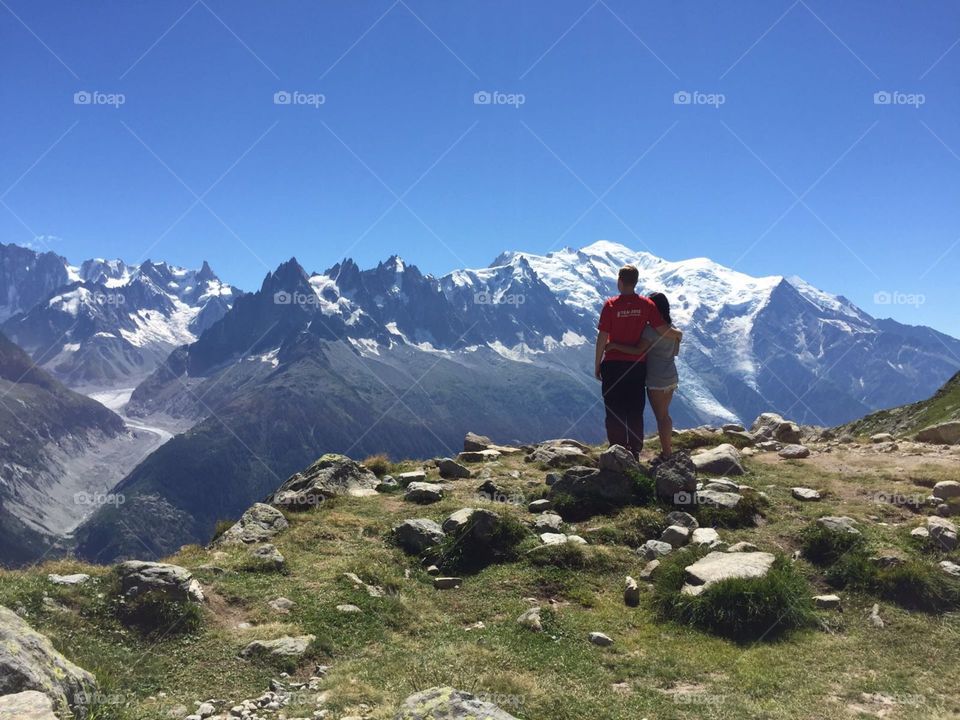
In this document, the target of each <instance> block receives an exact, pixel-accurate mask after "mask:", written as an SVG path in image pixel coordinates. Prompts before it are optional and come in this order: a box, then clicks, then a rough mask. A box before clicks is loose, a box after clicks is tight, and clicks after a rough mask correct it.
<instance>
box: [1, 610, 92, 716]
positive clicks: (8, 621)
mask: <svg viewBox="0 0 960 720" xmlns="http://www.w3.org/2000/svg"><path fill="white" fill-rule="evenodd" d="M27 690H35V691H37V692H40V693H43V694H45V695H46V696H48V697H49V698H50V700H51V702H52V705H53V707H54V709H56V710H57V711H58V712H60V713H62V714H63V715H64V716H65V717H67V716H69V714H70V712H71V708H72V709H73V711H74V712H75V714H76V716H77V717H78V718H85V717H86V716H87V706H88V704H89V700H90V698H92V697H93V695H94V693H95V692H96V690H97V681H96V679H95V678H94V677H93V675H91V674H90V673H88V672H87V671H86V670H83V669H82V668H79V667H77V666H76V665H74V664H73V663H72V662H70V661H69V660H67V659H66V658H65V657H64V656H63V655H61V654H60V653H59V652H57V650H56V649H55V648H54V647H53V645H52V644H51V643H50V641H49V640H48V639H47V638H46V637H44V636H43V635H41V634H40V633H38V632H37V631H36V630H34V629H33V628H32V627H30V626H29V625H28V624H27V622H26V621H25V620H23V618H21V617H20V616H19V615H17V614H16V613H15V612H13V611H12V610H9V609H8V608H5V607H3V606H2V605H0V695H13V694H16V693H23V692H24V691H27ZM8 702H10V703H13V702H17V703H21V704H28V703H29V704H32V705H34V706H36V705H37V702H38V701H37V698H35V697H33V696H30V697H27V698H20V699H18V700H16V701H12V700H11V701H8ZM0 717H8V716H5V715H3V714H2V713H0ZM9 717H11V718H19V717H20V716H19V715H10V716H9ZM40 717H42V715H41V716H40Z"/></svg>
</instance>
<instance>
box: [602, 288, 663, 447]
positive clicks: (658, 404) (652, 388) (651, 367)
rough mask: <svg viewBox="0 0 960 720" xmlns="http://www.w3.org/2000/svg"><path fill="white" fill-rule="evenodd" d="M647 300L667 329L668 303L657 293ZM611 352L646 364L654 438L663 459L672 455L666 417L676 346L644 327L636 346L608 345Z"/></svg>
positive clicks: (658, 333)
mask: <svg viewBox="0 0 960 720" xmlns="http://www.w3.org/2000/svg"><path fill="white" fill-rule="evenodd" d="M649 297H650V300H652V301H653V304H654V305H656V306H657V310H659V311H660V315H661V316H662V317H663V319H664V320H666V322H667V324H668V325H671V326H672V325H673V321H672V320H671V319H670V301H669V300H667V296H666V295H664V294H663V293H661V292H655V293H650V296H649ZM608 347H609V348H610V349H611V350H619V351H620V352H624V353H628V354H631V355H646V361H647V398H649V400H650V408H651V409H652V410H653V415H654V417H656V419H657V434H658V435H659V436H660V455H661V457H664V458H667V457H670V455H671V454H672V453H673V419H672V418H671V417H670V402H671V401H672V400H673V392H674V391H675V390H676V389H677V386H678V385H679V381H680V377H679V375H678V373H677V363H676V360H674V358H675V357H676V356H677V353H678V352H679V351H680V342H679V341H678V340H675V339H674V338H673V337H666V336H664V335H663V334H662V333H660V332H658V331H657V330H654V329H653V328H652V327H650V326H649V325H647V327H646V328H645V329H644V331H643V335H642V336H641V342H640V344H639V345H621V344H619V343H615V344H610V345H609V346H608Z"/></svg>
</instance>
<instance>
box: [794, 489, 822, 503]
mask: <svg viewBox="0 0 960 720" xmlns="http://www.w3.org/2000/svg"><path fill="white" fill-rule="evenodd" d="M790 494H791V495H793V496H794V497H795V498H796V499H797V500H819V499H820V491H819V490H814V489H813V488H808V487H795V488H791V490H790Z"/></svg>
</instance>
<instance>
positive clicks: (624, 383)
mask: <svg viewBox="0 0 960 720" xmlns="http://www.w3.org/2000/svg"><path fill="white" fill-rule="evenodd" d="M639 279H640V272H639V271H638V270H637V268H635V267H634V266H633V265H624V266H623V267H622V268H620V273H619V275H618V277H617V290H619V291H620V294H619V295H618V296H617V297H613V298H610V299H609V300H607V301H606V302H605V303H604V304H603V310H602V311H601V312H600V322H599V323H598V325H597V330H598V332H597V350H596V361H595V365H594V374H595V375H596V377H597V379H598V380H600V382H601V388H602V391H603V405H604V409H605V410H606V428H607V440H608V441H609V442H610V444H611V445H622V446H623V447H625V448H627V449H628V450H630V452H631V453H633V455H634V457H636V458H637V459H639V458H640V451H641V450H642V449H643V410H644V407H645V405H646V398H647V397H648V396H649V398H650V407H651V408H652V409H653V414H654V416H655V417H656V418H657V432H658V434H659V435H660V448H661V449H660V454H661V457H664V458H666V457H669V456H670V454H671V453H672V452H673V448H672V443H671V441H672V433H673V421H672V420H671V418H670V401H671V400H672V399H673V391H674V390H676V389H677V385H678V380H679V378H678V375H677V365H676V362H675V361H674V357H675V356H676V355H677V353H678V352H679V350H680V340H681V338H682V337H683V333H682V332H681V331H680V330H678V329H677V328H675V327H673V325H672V324H671V320H670V303H669V302H668V301H667V298H666V296H665V295H664V294H663V293H651V294H650V297H645V296H643V295H638V294H637V291H636V288H637V282H638V281H639Z"/></svg>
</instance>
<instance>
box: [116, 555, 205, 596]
mask: <svg viewBox="0 0 960 720" xmlns="http://www.w3.org/2000/svg"><path fill="white" fill-rule="evenodd" d="M116 572H117V575H118V576H119V578H120V592H121V594H122V595H123V596H124V597H125V598H126V599H128V600H132V599H133V598H135V597H137V596H139V595H142V594H143V593H145V592H149V591H156V592H160V593H162V594H164V595H166V596H167V597H168V598H169V599H170V600H173V601H174V602H197V603H199V602H203V589H202V588H201V587H200V583H198V582H197V581H196V580H195V579H194V578H193V575H191V574H190V571H189V570H187V569H186V568H182V567H180V566H179V565H168V564H166V563H157V562H144V561H142V560H128V561H126V562H122V563H120V564H119V565H117V570H116Z"/></svg>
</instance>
